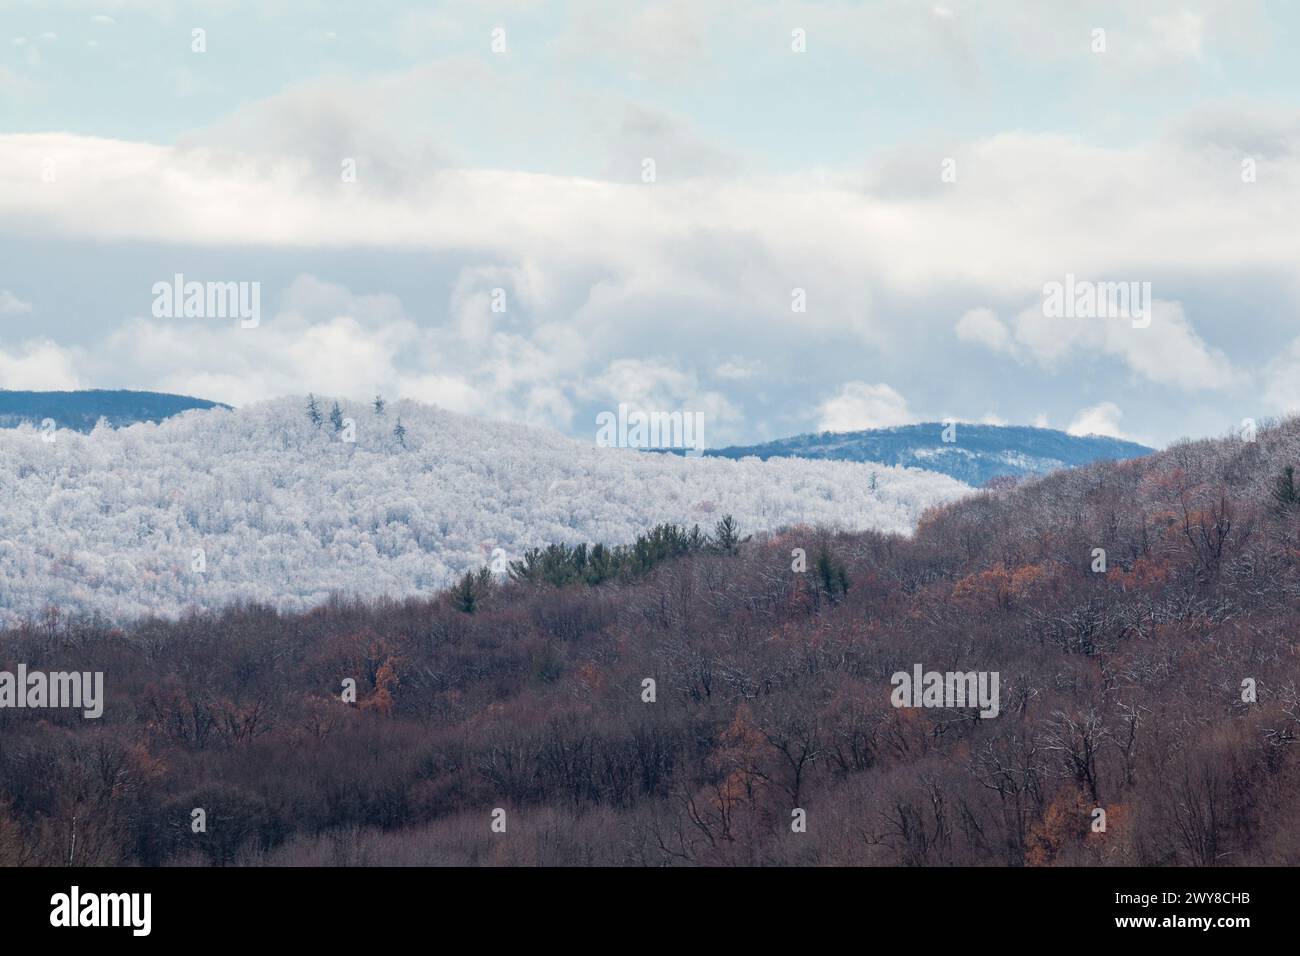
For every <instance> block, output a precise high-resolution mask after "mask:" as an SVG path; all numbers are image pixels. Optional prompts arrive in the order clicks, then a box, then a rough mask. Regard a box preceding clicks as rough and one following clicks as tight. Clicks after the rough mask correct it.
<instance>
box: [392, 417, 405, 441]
mask: <svg viewBox="0 0 1300 956" xmlns="http://www.w3.org/2000/svg"><path fill="white" fill-rule="evenodd" d="M393 437H394V438H396V439H397V444H399V445H401V446H402V447H403V448H405V447H406V426H404V425H403V424H402V420H401V419H400V418H399V419H398V420H397V424H396V425H394V426H393Z"/></svg>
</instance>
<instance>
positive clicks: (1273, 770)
mask: <svg viewBox="0 0 1300 956" xmlns="http://www.w3.org/2000/svg"><path fill="white" fill-rule="evenodd" d="M1297 466H1300V421H1298V420H1291V421H1288V422H1286V423H1283V424H1281V425H1278V426H1274V427H1270V428H1266V429H1264V430H1262V431H1260V433H1259V435H1258V440H1256V441H1253V442H1247V441H1241V440H1238V439H1235V438H1234V439H1226V440H1222V441H1217V442H1196V443H1184V444H1180V445H1177V446H1175V447H1173V448H1171V449H1170V450H1168V451H1166V452H1162V453H1160V454H1157V455H1154V456H1151V457H1148V458H1143V459H1137V460H1133V461H1129V462H1123V463H1103V464H1098V465H1095V466H1092V467H1089V468H1086V469H1082V470H1078V471H1072V472H1060V473H1057V474H1055V475H1052V476H1050V477H1048V478H1046V479H1043V480H1041V481H1036V482H1033V483H1031V484H1027V485H1023V486H1020V487H1002V488H998V489H994V490H990V491H987V492H984V493H981V494H979V495H977V496H975V497H973V498H970V499H968V500H965V501H963V502H960V503H958V504H956V505H953V506H949V507H946V508H943V509H940V510H936V511H934V512H932V513H930V514H928V515H927V516H926V517H925V519H924V520H923V521H922V522H921V525H920V527H919V529H918V530H917V533H916V535H915V536H914V537H913V538H904V537H898V536H887V535H881V534H870V533H868V534H833V533H829V532H825V531H819V530H810V529H794V530H790V531H787V532H785V533H782V534H780V535H773V536H765V537H756V538H753V539H744V538H742V537H740V536H739V535H737V534H735V533H734V529H732V528H730V527H728V526H723V527H721V528H718V529H707V531H708V534H707V535H705V534H698V533H696V534H693V533H690V532H687V531H685V530H684V529H676V528H659V529H655V531H654V532H652V533H648V534H647V535H646V536H645V537H644V538H642V539H641V540H640V541H639V542H637V543H636V545H635V546H632V547H627V548H621V549H616V550H605V549H585V548H584V549H577V550H574V549H562V548H553V549H550V550H549V551H545V552H538V553H534V554H533V555H531V556H528V557H527V558H525V559H522V560H520V561H519V562H517V563H516V564H515V565H514V567H513V571H512V574H511V576H510V578H509V579H508V580H501V579H499V578H495V577H491V576H488V575H487V574H486V573H485V574H482V575H471V576H468V577H467V578H466V579H465V580H464V581H462V582H461V584H460V586H459V587H457V588H456V589H454V590H452V591H449V592H447V593H445V594H442V595H440V596H438V597H437V598H435V599H431V600H410V601H405V602H393V603H387V604H382V605H378V606H374V605H372V606H360V605H355V606H354V605H351V604H348V603H346V602H342V601H336V602H334V603H333V604H331V605H330V606H327V607H323V608H321V609H319V610H317V611H315V612H312V613H308V614H305V615H300V616H287V615H279V614H277V613H275V612H273V611H271V610H267V609H262V608H240V609H232V610H230V611H228V612H226V613H223V614H220V615H210V616H199V617H194V618H191V619H186V620H182V621H180V622H173V623H168V622H158V621H151V622H143V623H140V624H138V625H135V626H131V627H126V628H114V627H110V626H107V625H104V624H99V623H95V622H86V621H69V620H66V619H60V617H59V616H58V615H57V614H54V613H50V614H49V615H47V617H46V618H45V619H44V620H42V621H40V622H33V623H32V624H30V625H28V626H26V627H23V628H20V629H15V630H10V631H8V632H6V633H4V634H3V635H0V668H3V669H8V670H10V671H12V670H14V669H15V667H16V666H17V665H18V664H19V663H25V664H26V665H27V667H28V669H29V670H35V669H44V670H50V671H54V670H78V671H102V672H103V673H104V675H105V677H104V680H105V689H106V704H105V708H104V715H103V717H102V718H100V719H98V720H93V719H85V718H84V717H82V716H81V714H80V712H77V711H71V710H44V711H35V710H17V709H3V710H0V864H26V865H56V864H67V863H72V864H76V865H103V864H137V863H138V864H144V865H160V864H214V865H232V864H253V865H265V864H290V865H300V864H322V865H340V864H342V865H350V864H496V865H502V864H548V865H555V864H558V865H584V864H630V865H637V866H661V865H677V864H688V865H690V864H730V865H750V864H794V865H803V864H885V865H912V866H917V865H920V866H936V865H949V864H991V865H998V866H1025V865H1028V866H1050V865H1088V866H1096V865H1112V864H1143V865H1152V864H1154V865H1164V864H1182V865H1197V866H1213V865H1235V864H1292V865H1294V864H1300V827H1298V826H1297V825H1296V821H1297V820H1298V819H1300V747H1298V746H1297V745H1296V742H1297V734H1298V733H1300V657H1298V656H1297V633H1298V629H1300V476H1297V475H1296V473H1295V471H1294V469H1295V468H1296V467H1297ZM741 531H743V529H741ZM796 549H802V552H803V553H804V554H805V555H806V569H805V570H796V569H795V566H797V565H798V564H799V554H798V552H797V551H796ZM1096 549H1104V551H1105V555H1104V560H1105V570H1104V571H1103V570H1094V569H1095V568H1100V567H1101V564H1100V559H1101V556H1100V555H1099V554H1098V552H1097V550H1096ZM917 664H920V665H923V666H924V668H925V669H927V670H931V669H932V670H939V671H990V672H997V673H998V674H999V675H1000V695H999V696H1000V712H999V714H998V716H997V717H996V718H992V719H982V718H981V717H980V715H979V712H978V711H977V710H975V709H973V708H961V709H943V708H927V709H910V708H896V707H894V706H893V705H892V703H891V691H892V687H891V683H890V677H891V675H892V674H893V673H895V672H897V671H909V672H910V671H911V670H912V669H913V667H914V666H915V665H917ZM347 679H352V680H355V682H356V698H355V701H352V700H345V699H344V698H345V696H348V695H346V694H345V690H344V682H345V680H347ZM647 679H651V680H653V682H654V684H653V685H652V686H653V694H651V693H650V691H649V690H648V687H650V685H647V684H646V683H645V681H646V680H647ZM650 696H653V698H654V699H653V700H652V701H650V700H647V698H648V697H650ZM1099 809H1101V810H1104V811H1105V814H1104V822H1105V827H1104V829H1100V828H1098V827H1097V821H1098V820H1100V819H1102V818H1101V816H1100V815H1099V814H1097V812H1096V811H1097V810H1099ZM196 810H201V811H202V814H201V818H202V821H203V826H202V827H198V826H197V824H196V823H195V821H196V820H197V819H199V816H198V815H196V812H195V811H196ZM796 810H801V811H803V813H802V814H799V813H796V812H795V811H796ZM500 811H504V812H503V813H502V812H500ZM800 819H802V823H803V825H802V826H801V825H800V823H799V821H800ZM494 822H495V823H496V828H495V829H494ZM792 824H793V825H792ZM502 826H504V832H497V831H498V830H500V829H501V828H502ZM196 828H198V829H199V830H200V832H195V830H196Z"/></svg>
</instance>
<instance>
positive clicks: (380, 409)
mask: <svg viewBox="0 0 1300 956" xmlns="http://www.w3.org/2000/svg"><path fill="white" fill-rule="evenodd" d="M370 404H371V405H373V406H374V407H375V414H376V415H382V414H384V409H385V408H387V407H388V403H387V402H386V401H384V396H382V395H376V396H375V400H374V401H373V402H371V403H370Z"/></svg>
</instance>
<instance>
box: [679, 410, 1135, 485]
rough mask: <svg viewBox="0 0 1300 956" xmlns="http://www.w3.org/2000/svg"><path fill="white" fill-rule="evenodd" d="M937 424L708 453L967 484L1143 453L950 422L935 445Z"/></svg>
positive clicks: (1038, 431)
mask: <svg viewBox="0 0 1300 956" xmlns="http://www.w3.org/2000/svg"><path fill="white" fill-rule="evenodd" d="M943 429H944V426H943V424H942V423H939V422H931V423H927V424H922V425H900V426H898V427H895V428H873V429H870V430H868V431H860V432H822V433H821V434H819V435H796V436H794V437H793V438H781V439H778V440H776V441H770V442H766V443H764V444H762V445H746V446H733V447H730V448H713V449H708V450H707V451H706V452H705V454H706V455H717V456H720V457H723V458H746V457H748V456H750V455H753V456H755V457H757V458H763V459H767V458H832V459H836V460H840V461H877V462H880V463H881V464H882V465H903V466H904V467H911V468H926V469H928V470H930V471H938V472H942V473H943V474H945V475H950V476H951V477H953V478H956V479H958V480H959V481H964V482H966V483H967V484H970V485H976V486H979V485H984V484H986V483H988V481H989V480H991V479H993V478H1000V477H1004V476H1010V477H1014V478H1029V477H1033V476H1035V475H1045V474H1047V473H1048V472H1050V471H1055V470H1056V469H1058V468H1073V467H1076V466H1079V465H1086V464H1089V463H1090V462H1094V461H1098V460H1101V459H1113V460H1121V459H1125V458H1139V457H1141V456H1142V455H1149V454H1151V452H1152V451H1154V449H1152V448H1147V447H1146V446H1145V445H1139V444H1137V443H1136V442H1131V441H1121V440H1120V439H1118V438H1106V437H1104V436H1101V435H1068V434H1066V433H1065V432H1061V431H1056V430H1055V429H1051V428H1029V427H1025V426H1018V425H966V424H962V423H958V425H957V426H956V429H957V434H956V437H957V440H956V441H955V442H952V443H945V442H944V441H943Z"/></svg>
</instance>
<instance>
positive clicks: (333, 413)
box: [330, 402, 343, 432]
mask: <svg viewBox="0 0 1300 956" xmlns="http://www.w3.org/2000/svg"><path fill="white" fill-rule="evenodd" d="M330 424H331V425H333V426H334V430H335V431H336V432H341V431H343V409H341V408H339V403H338V402H335V403H334V407H333V408H331V409H330Z"/></svg>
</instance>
